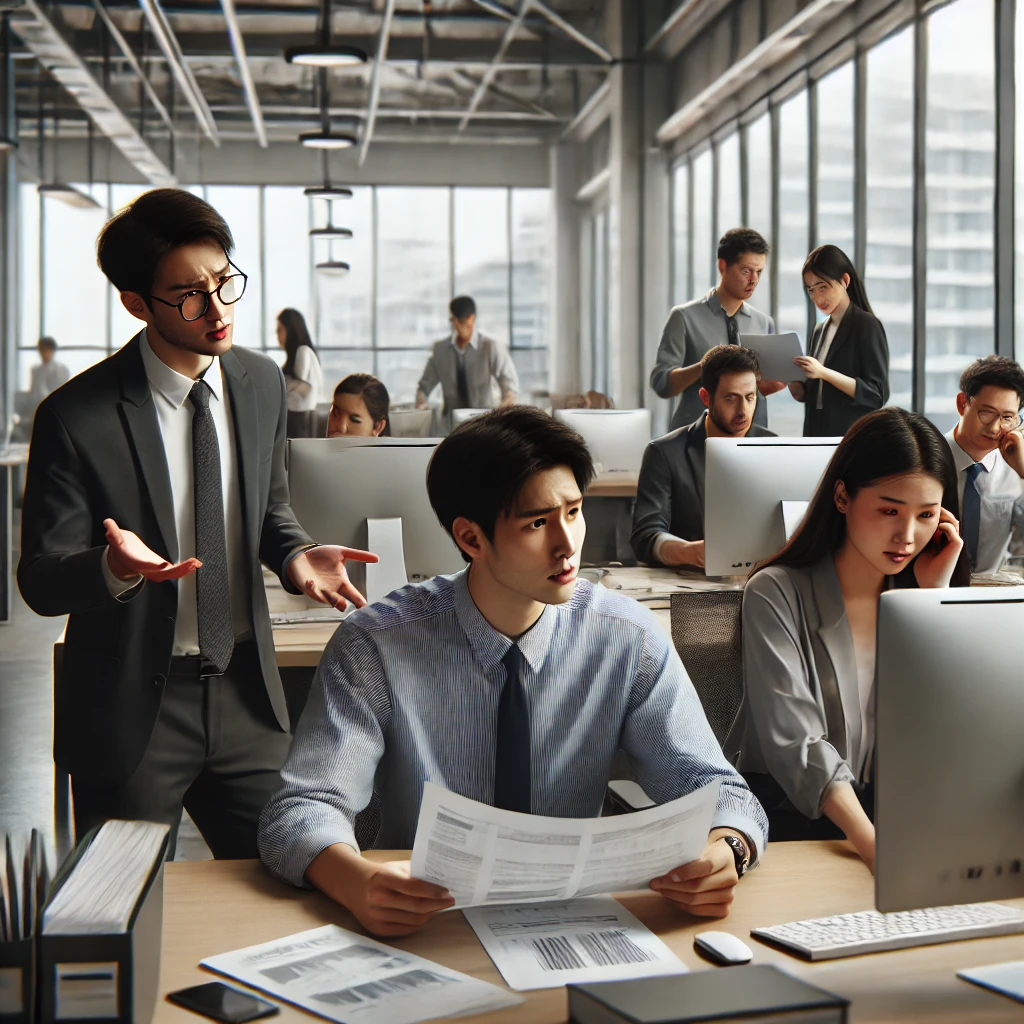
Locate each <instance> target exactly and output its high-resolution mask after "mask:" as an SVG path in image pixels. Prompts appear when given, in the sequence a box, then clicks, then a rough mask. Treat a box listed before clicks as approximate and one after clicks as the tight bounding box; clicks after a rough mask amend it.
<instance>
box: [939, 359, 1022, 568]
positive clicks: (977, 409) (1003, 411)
mask: <svg viewBox="0 0 1024 1024" xmlns="http://www.w3.org/2000/svg"><path fill="white" fill-rule="evenodd" d="M1022 406H1024V370H1022V369H1021V367H1020V366H1019V365H1018V364H1017V363H1015V362H1014V361H1013V360H1012V359H1007V358H1006V357H1005V356H985V357H984V358H983V359H978V360H976V361H975V362H973V363H971V365H970V366H968V367H967V369H966V370H964V372H963V373H962V374H961V376H960V393H959V394H958V395H957V396H956V410H957V412H958V413H959V414H960V420H959V422H958V423H957V424H956V425H955V426H954V427H953V429H952V430H951V431H950V432H949V433H948V434H946V440H947V441H948V442H949V447H950V449H951V450H952V452H953V461H954V462H955V463H956V470H957V490H958V492H959V496H960V536H961V537H963V539H964V548H965V550H966V551H967V556H968V558H969V559H970V562H971V571H972V572H975V573H992V572H996V571H997V570H998V569H999V568H1000V566H1002V564H1003V562H1004V561H1005V560H1006V555H1007V550H1008V548H1009V544H1010V535H1011V534H1012V532H1013V529H1014V527H1017V528H1018V529H1022V528H1024V493H1022V490H1021V480H1022V479H1024V431H1022V430H1021V415H1020V410H1021V407H1022Z"/></svg>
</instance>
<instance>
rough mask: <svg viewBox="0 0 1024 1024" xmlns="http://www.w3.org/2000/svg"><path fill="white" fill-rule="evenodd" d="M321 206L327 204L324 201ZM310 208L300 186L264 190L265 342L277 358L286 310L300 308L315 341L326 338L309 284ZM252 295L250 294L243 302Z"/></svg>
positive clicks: (342, 206) (316, 342) (281, 354)
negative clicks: (320, 331)
mask: <svg viewBox="0 0 1024 1024" xmlns="http://www.w3.org/2000/svg"><path fill="white" fill-rule="evenodd" d="M319 205H320V206H321V207H324V206H326V204H325V203H322V202H321V203H319ZM338 207H339V209H340V210H344V209H345V206H344V205H343V204H338ZM309 208H310V200H309V199H307V198H306V196H305V195H304V194H303V191H302V189H301V188H297V187H296V188H275V187H271V188H265V189H264V190H263V266H264V270H265V272H266V280H265V281H264V283H263V327H264V331H265V332H266V337H264V339H263V344H264V346H265V347H266V348H267V349H268V351H269V352H270V353H272V354H278V353H280V354H279V355H278V359H279V360H281V361H283V356H284V352H283V351H282V350H280V349H279V348H278V342H277V317H278V315H279V314H280V312H281V310H283V309H289V308H290V309H297V310H298V311H299V312H300V313H301V314H302V315H303V316H304V317H305V318H306V324H307V326H308V327H309V329H310V331H311V332H312V334H313V344H315V345H316V344H318V343H319V344H322V343H323V339H322V338H319V337H318V336H317V330H316V318H315V316H314V310H313V303H312V296H311V294H310V287H309V284H310V274H309V265H310V262H311V256H310V240H309V229H310V227H311V226H312V225H311V224H310V210H309ZM336 220H337V221H338V222H339V226H341V227H349V226H350V225H348V224H346V223H345V222H344V219H343V218H341V217H337V218H336ZM322 222H323V221H321V223H322ZM323 244H324V245H326V243H323ZM335 244H336V245H337V243H335ZM242 269H243V270H244V269H245V268H244V267H243V268H242ZM246 273H248V271H246ZM249 298H250V296H248V295H247V296H246V297H245V299H243V300H242V301H243V302H244V301H246V300H247V299H249ZM321 400H325V396H323V395H321Z"/></svg>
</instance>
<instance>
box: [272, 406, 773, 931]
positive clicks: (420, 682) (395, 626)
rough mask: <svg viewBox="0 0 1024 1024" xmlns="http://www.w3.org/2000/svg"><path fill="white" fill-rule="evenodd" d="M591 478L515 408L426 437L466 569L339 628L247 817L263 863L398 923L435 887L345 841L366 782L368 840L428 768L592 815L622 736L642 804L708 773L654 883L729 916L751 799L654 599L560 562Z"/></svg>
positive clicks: (752, 850)
mask: <svg viewBox="0 0 1024 1024" xmlns="http://www.w3.org/2000/svg"><path fill="white" fill-rule="evenodd" d="M593 475H594V466H593V463H592V461H591V458H590V454H589V452H588V451H587V447H586V444H585V443H584V441H583V439H582V438H581V437H580V436H579V435H578V434H577V433H576V432H575V431H573V430H572V429H570V428H569V427H568V426H566V425H565V424H563V423H561V422H559V421H558V420H555V419H553V418H552V417H551V416H549V415H548V414H547V413H544V412H541V411H540V410H539V409H534V408H530V407H527V406H515V407H512V408H509V409H499V410H496V411H494V412H491V413H487V414H484V415H482V416H480V417H478V418H476V419H473V420H470V421H469V422H467V423H464V424H462V425H461V426H459V427H457V428H456V429H455V430H454V431H453V432H452V434H451V435H449V437H448V438H446V439H445V440H444V441H442V442H441V444H439V445H438V447H437V449H436V451H435V452H434V456H433V458H432V459H431V461H430V467H429V469H428V472H427V490H428V492H429V494H430V502H431V505H432V506H433V508H434V511H435V513H436V514H437V517H438V519H439V520H440V521H441V524H442V525H443V526H444V528H445V529H446V530H447V531H448V533H449V535H450V536H451V537H452V538H453V539H454V541H455V543H456V544H457V545H458V547H459V550H460V551H461V552H462V555H463V557H464V559H465V560H466V561H467V562H468V563H469V568H468V569H467V570H465V571H463V572H460V573H457V574H455V575H453V576H438V577H435V578H434V579H433V580H430V581H428V582H427V583H423V584H420V585H417V586H407V587H403V588H402V589H401V590H397V591H395V592H394V593H393V594H391V595H390V596H389V597H387V598H386V599H385V600H383V601H380V602H378V603H377V604H374V605H373V606H371V607H370V608H368V609H365V610H362V611H360V612H357V613H356V614H354V615H352V616H350V617H349V618H348V619H347V620H346V621H345V622H344V623H342V625H341V626H339V627H338V630H337V632H336V633H335V634H334V637H333V639H332V640H331V642H330V643H329V644H328V646H327V650H326V651H325V652H324V656H323V659H322V660H321V662H320V668H319V670H318V672H317V678H316V681H315V682H314V685H313V692H312V694H311V695H310V699H309V703H308V704H307V705H306V710H305V711H304V713H303V715H302V719H301V722H300V724H299V728H298V732H297V734H296V738H295V742H294V744H293V746H292V752H291V754H290V756H289V758H288V762H287V764H286V765H285V767H284V770H283V772H282V775H283V778H284V788H283V789H282V790H281V792H280V793H279V794H278V795H277V796H275V797H274V798H273V800H271V801H270V803H269V804H268V805H267V808H266V810H265V811H264V812H263V817H262V818H261V821H260V853H261V856H262V857H263V861H264V863H265V864H266V865H267V866H268V867H269V868H270V869H271V870H272V871H274V872H275V873H276V874H278V875H280V876H281V877H283V878H284V879H286V880H287V881H289V882H291V883H292V884H294V885H301V884H303V883H304V882H305V883H309V884H311V885H314V886H316V887H317V888H318V889H321V890H323V892H325V893H326V894H327V895H328V896H330V897H331V898H332V899H335V900H337V901H338V902H339V903H341V904H343V905H344V906H346V907H348V908H349V910H351V911H352V912H353V913H354V914H355V916H356V917H357V918H358V919H359V921H360V922H361V923H362V924H363V926H364V927H366V928H367V929H368V930H369V931H371V932H373V933H374V934H377V935H405V934H408V933H410V932H412V931H414V930H415V929H416V928H418V927H420V926H421V925H422V924H424V923H426V921H427V920H429V918H430V917H431V915H432V914H434V913H435V912H437V911H439V910H443V909H444V908H445V907H449V906H451V905H452V900H451V898H450V896H449V895H448V893H447V892H445V891H444V890H443V889H439V888H438V887H437V886H436V885H432V884H430V883H427V882H424V881H422V880H417V879H414V878H410V877H409V867H408V863H407V862H404V863H395V862H392V863H386V864H375V863H372V862H370V861H368V860H364V859H363V858H362V857H360V856H359V848H358V844H357V842H356V838H355V817H356V815H357V814H358V813H359V812H360V811H361V810H362V809H363V808H364V807H366V806H367V804H368V803H369V801H370V797H371V794H372V793H373V792H374V790H376V792H377V794H378V796H379V798H380V807H381V824H380V830H379V832H378V834H377V837H376V841H375V843H374V845H375V846H377V847H378V848H380V849H406V848H408V847H411V846H412V845H413V839H414V836H415V832H416V819H417V816H418V813H419V806H420V798H421V796H422V787H423V782H424V780H429V781H430V782H434V783H436V784H437V785H439V786H443V787H444V788H445V789H448V790H451V791H453V792H456V793H460V794H461V795H463V796H466V797H469V798H470V799H473V800H478V801H481V802H483V803H487V804H492V805H494V806H496V807H502V808H504V809H506V810H511V811H520V812H526V813H536V814H544V815H554V816H563V817H573V818H582V817H593V816H597V815H598V814H600V812H601V806H602V802H603V799H604V792H605V787H606V785H607V782H608V774H609V770H610V768H611V763H612V758H613V756H614V754H615V751H616V750H617V749H618V748H619V747H620V746H621V747H622V748H623V749H624V750H625V751H626V752H627V753H628V754H629V755H630V757H631V758H632V759H633V761H634V763H635V765H636V770H637V776H638V781H639V782H640V784H641V785H642V786H643V787H644V789H645V790H646V791H647V793H648V794H649V795H650V797H651V799H652V800H655V801H658V802H665V801H668V800H672V799H674V798H676V797H679V796H682V795H683V794H685V793H689V792H691V791H692V790H695V789H697V788H698V787H700V786H702V785H704V784H706V783H708V782H711V781H712V780H714V779H720V780H721V789H720V793H719V801H718V809H717V812H716V814H715V817H714V828H713V830H712V832H711V834H710V836H709V839H708V844H707V846H706V848H705V850H704V852H703V854H702V856H701V857H700V858H698V859H697V860H695V861H693V862H691V863H690V864H687V865H683V866H680V867H679V868H677V869H676V870H674V871H671V872H669V873H668V875H667V876H665V877H663V878H657V879H654V880H652V882H651V887H652V888H653V889H654V890H655V891H657V892H660V893H661V894H662V895H664V896H665V897H667V898H668V899H669V900H671V901H673V902H674V903H676V904H677V905H678V906H680V907H681V908H683V909H685V910H688V911H690V912H691V913H694V914H698V915H701V916H709V917H723V916H725V915H726V914H727V913H728V911H729V906H730V904H731V902H732V899H733V890H734V888H735V886H736V884H737V881H738V878H739V876H740V875H742V874H743V872H744V871H745V870H746V868H747V867H748V866H749V865H750V864H752V863H754V862H756V861H757V859H758V857H759V855H760V853H761V852H762V850H763V849H764V843H765V840H766V837H767V833H766V829H765V824H766V823H765V820H764V813H763V811H762V809H761V807H760V806H759V805H758V803H757V801H756V800H755V799H754V798H753V796H752V795H751V793H750V791H749V789H747V787H746V785H745V784H744V782H743V780H742V779H741V778H740V776H739V775H738V774H737V773H736V772H735V771H734V770H733V768H732V767H731V766H730V765H729V763H728V762H727V761H726V760H725V758H724V757H723V756H722V752H721V748H720V747H719V745H718V743H717V741H716V740H715V736H714V733H713V732H712V731H711V727H710V726H709V725H708V722H707V719H706V718H705V717H704V711H703V709H702V708H701V705H700V701H699V700H698V699H697V695H696V693H695V691H694V689H693V686H692V685H691V683H690V680H689V679H688V678H687V675H686V670H685V669H684V668H683V665H682V663H681V662H680V660H679V656H678V655H677V654H676V652H675V650H674V649H673V647H672V645H671V644H670V643H669V641H668V638H667V637H666V635H665V633H664V632H663V631H662V630H661V629H660V627H659V626H658V625H657V623H656V622H655V620H654V617H653V615H652V614H651V613H650V612H649V611H648V610H647V609H646V608H644V607H643V606H642V605H640V604H639V603H637V602H636V601H633V600H631V599H630V598H627V597H623V596H622V595H621V594H616V593H614V592H613V591H610V590H607V589H605V588H604V587H601V586H594V585H592V584H590V583H588V582H587V581H585V580H579V579H577V576H576V574H577V569H578V567H579V563H580V549H581V548H582V545H583V538H584V534H585V533H586V526H585V524H584V521H583V510H582V506H583V492H584V491H585V490H586V487H587V484H588V483H589V482H590V481H591V479H592V478H593Z"/></svg>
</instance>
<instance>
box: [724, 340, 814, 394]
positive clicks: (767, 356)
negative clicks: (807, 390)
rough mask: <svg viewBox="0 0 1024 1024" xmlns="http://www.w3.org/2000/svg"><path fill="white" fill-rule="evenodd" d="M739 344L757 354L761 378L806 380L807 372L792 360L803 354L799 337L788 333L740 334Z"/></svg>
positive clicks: (786, 380) (785, 380)
mask: <svg viewBox="0 0 1024 1024" xmlns="http://www.w3.org/2000/svg"><path fill="white" fill-rule="evenodd" d="M740 344H741V345H743V346H744V348H749V349H751V350H752V351H753V352H755V353H756V355H757V361H758V363H760V365H761V380H781V381H784V382H786V383H787V384H788V383H789V381H791V380H807V374H806V373H804V371H803V370H801V369H800V367H799V366H797V365H796V363H794V362H793V360H794V359H795V358H796V357H797V356H802V355H803V354H804V352H803V349H802V348H800V338H799V337H797V335H796V334H793V333H792V332H791V333H789V334H741V335H740Z"/></svg>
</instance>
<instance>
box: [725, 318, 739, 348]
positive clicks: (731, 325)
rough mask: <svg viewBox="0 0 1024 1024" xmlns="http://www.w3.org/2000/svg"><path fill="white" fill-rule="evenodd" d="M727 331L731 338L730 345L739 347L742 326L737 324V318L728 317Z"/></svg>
mask: <svg viewBox="0 0 1024 1024" xmlns="http://www.w3.org/2000/svg"><path fill="white" fill-rule="evenodd" d="M725 329H726V333H727V334H728V336H729V344H730V345H738V344H739V343H740V325H739V324H738V323H737V322H736V317H734V316H728V315H727V316H726V318H725Z"/></svg>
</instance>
